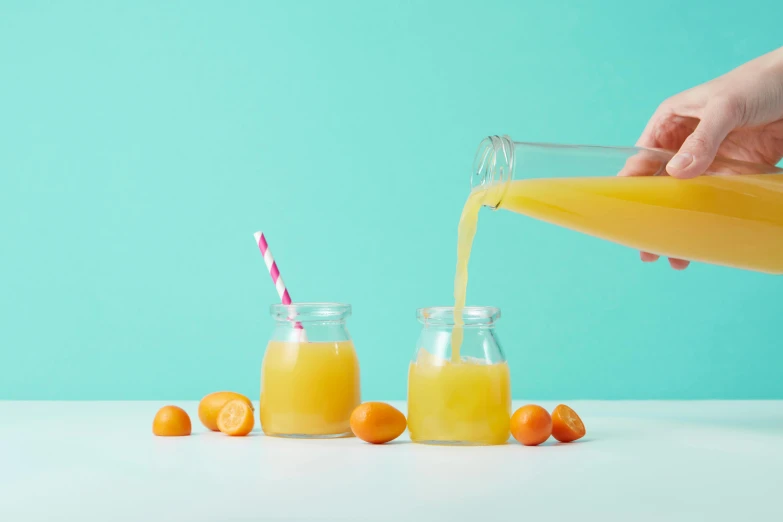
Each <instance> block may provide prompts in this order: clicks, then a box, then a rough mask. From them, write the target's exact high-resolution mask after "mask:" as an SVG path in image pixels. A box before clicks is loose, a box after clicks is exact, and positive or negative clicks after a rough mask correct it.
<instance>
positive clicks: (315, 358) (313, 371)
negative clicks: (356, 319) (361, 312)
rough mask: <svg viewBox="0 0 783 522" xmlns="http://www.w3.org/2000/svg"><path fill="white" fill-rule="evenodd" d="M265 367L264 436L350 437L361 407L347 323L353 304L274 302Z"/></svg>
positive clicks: (357, 377) (263, 396) (356, 365)
mask: <svg viewBox="0 0 783 522" xmlns="http://www.w3.org/2000/svg"><path fill="white" fill-rule="evenodd" d="M271 314H272V317H273V318H274V320H275V328H274V331H273V332H272V337H271V339H270V340H269V344H268V345H267V347H266V352H265V353H264V361H263V363H262V365H261V404H260V408H259V410H260V417H261V428H262V429H263V430H264V433H265V434H266V435H272V436H278V437H295V438H335V437H345V436H350V435H351V427H350V417H351V412H353V410H354V408H356V407H357V406H358V405H359V404H360V403H361V390H360V382H359V360H358V358H357V357H356V351H355V350H354V346H353V341H351V336H350V334H349V333H348V329H347V328H346V325H345V322H346V319H347V318H348V317H349V316H350V315H351V305H347V304H339V303H296V304H291V305H282V304H276V305H272V307H271Z"/></svg>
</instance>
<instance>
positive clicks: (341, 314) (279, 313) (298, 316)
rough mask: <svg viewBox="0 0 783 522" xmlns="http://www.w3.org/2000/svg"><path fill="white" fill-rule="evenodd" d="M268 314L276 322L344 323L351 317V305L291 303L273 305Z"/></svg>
mask: <svg viewBox="0 0 783 522" xmlns="http://www.w3.org/2000/svg"><path fill="white" fill-rule="evenodd" d="M269 312H270V313H271V314H272V317H274V318H275V320H276V321H281V322H283V321H285V322H290V321H297V322H300V323H307V322H332V321H344V320H346V319H347V318H348V317H350V316H351V305H349V304H344V303H291V304H290V305H284V304H273V305H272V306H270V307H269Z"/></svg>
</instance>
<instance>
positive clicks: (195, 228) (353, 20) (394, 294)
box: [0, 0, 783, 400]
mask: <svg viewBox="0 0 783 522" xmlns="http://www.w3.org/2000/svg"><path fill="white" fill-rule="evenodd" d="M642 5H644V7H641V6H642ZM781 14H783V4H781V3H780V2H779V1H777V0H770V1H767V2H763V1H750V0H749V1H744V2H742V3H741V4H736V3H734V2H722V3H720V2H708V1H692V2H687V3H685V2H675V1H672V0H666V1H660V2H657V3H644V4H641V3H634V2H627V1H622V2H621V1H601V2H591V3H588V2H576V1H573V2H530V1H528V2H521V1H509V2H484V3H481V2H454V1H450V2H441V1H438V2H434V1H433V2H400V3H397V2H362V1H353V2H348V1H338V2H306V1H298V2H295V3H294V2H291V3H288V2H193V1H188V2H185V1H178V2H173V1H168V2H158V1H138V2H102V1H101V2H99V1H95V2H86V1H71V2H31V1H8V0H3V1H2V3H0V64H2V66H1V69H2V70H0V180H1V185H0V224H2V229H1V230H2V238H1V240H0V399H197V398H199V397H201V396H202V395H204V394H206V393H208V392H211V391H214V390H218V389H234V390H237V391H241V392H244V393H248V394H250V395H252V396H257V394H258V388H259V383H258V381H259V365H260V362H261V357H262V354H263V349H264V345H265V343H266V340H267V338H268V335H269V333H270V329H271V319H270V318H269V315H268V306H269V305H270V304H271V303H273V302H275V300H276V298H277V296H276V294H275V291H274V288H273V286H272V284H271V282H270V280H269V276H268V275H267V273H266V269H265V267H264V264H263V261H262V259H261V256H260V254H259V253H258V251H257V249H256V246H255V244H254V241H253V236H252V234H253V232H254V231H255V230H257V229H263V230H264V231H265V233H266V234H267V238H268V240H269V242H270V246H271V248H272V250H273V252H274V254H275V257H276V258H277V260H278V263H279V266H280V268H281V271H282V274H283V276H284V278H285V280H286V282H287V284H288V285H289V288H290V289H291V294H292V296H293V297H294V299H295V300H301V301H306V300H330V301H345V302H350V303H352V304H353V305H354V316H353V318H352V319H351V320H350V328H351V332H352V334H353V337H354V340H355V342H356V345H357V349H358V351H359V355H360V359H361V365H362V372H363V393H364V397H365V398H368V399H401V398H404V397H405V387H406V370H407V363H408V360H409V358H410V356H411V354H412V353H413V351H414V349H415V341H416V338H417V335H418V331H419V325H418V323H417V322H416V320H415V316H414V310H415V309H416V308H417V307H421V306H427V305H436V304H441V305H444V304H450V303H451V290H452V283H453V275H454V263H455V249H456V227H457V220H458V217H459V213H460V210H461V207H462V204H463V203H464V200H465V197H466V196H467V193H468V178H469V174H470V166H471V163H472V159H473V154H474V153H475V149H476V146H477V145H478V143H479V141H480V140H481V139H482V138H483V137H484V136H486V135H489V134H505V133H507V134H509V135H511V136H512V137H514V138H516V139H518V140H527V141H551V142H566V143H594V144H613V145H629V144H633V143H634V142H635V140H636V138H637V136H638V134H639V133H640V132H641V130H642V128H643V127H644V124H645V123H646V120H647V118H648V117H649V116H650V115H651V114H652V112H653V111H654V109H655V107H656V106H657V104H658V103H659V102H661V101H662V100H663V99H665V98H666V97H667V96H669V95H672V94H674V93H676V92H678V91H680V90H683V89H685V88H687V87H690V86H692V85H695V84H698V83H701V82H703V81H706V80H708V79H710V78H712V77H714V76H716V75H719V74H721V73H723V72H725V71H727V70H729V69H730V68H732V67H734V66H737V65H739V64H741V63H743V62H744V61H747V60H749V59H751V58H753V57H755V56H757V55H759V54H762V53H764V52H767V51H769V50H771V49H773V48H775V47H776V46H779V45H780V43H781V40H780V35H781V20H783V18H781V16H780V15H781ZM781 211H783V209H782V210H781ZM471 269H472V271H471V284H470V289H469V296H468V301H469V303H472V304H488V305H497V306H500V307H501V308H502V310H503V314H504V318H503V319H502V320H501V322H500V325H499V328H500V336H501V339H502V340H503V342H504V347H505V350H506V353H507V356H508V358H509V360H510V363H511V366H512V378H513V387H514V396H515V397H516V398H531V399H556V400H565V399H574V398H602V399H603V398H608V399H639V398H666V399H681V398H682V399H684V398H783V379H781V378H780V370H781V367H783V351H781V349H780V348H781V338H780V326H779V324H780V321H781V316H782V315H781V314H782V313H783V307H782V306H781V299H782V298H783V278H780V277H772V276H765V275H760V274H755V273H748V272H741V271H735V270H730V269H725V268H718V267H711V266H704V265H700V266H693V267H692V268H691V269H689V270H688V271H687V272H685V273H677V272H674V271H672V270H669V269H668V266H667V265H666V264H665V263H659V264H657V265H643V264H642V263H640V262H638V254H637V253H636V252H633V251H630V250H628V249H625V248H622V247H619V246H616V245H612V244H609V243H605V242H601V241H599V240H596V239H592V238H589V237H584V236H581V235H579V234H576V233H574V232H571V231H567V230H561V229H558V228H556V227H553V226H551V225H546V224H543V223H538V222H535V221H533V220H530V219H526V218H523V217H521V216H517V215H512V214H504V213H502V212H497V213H494V214H493V213H491V212H489V211H486V212H484V213H483V215H482V216H481V222H480V229H479V233H478V237H477V239H476V243H475V247H474V257H473V258H472V262H471Z"/></svg>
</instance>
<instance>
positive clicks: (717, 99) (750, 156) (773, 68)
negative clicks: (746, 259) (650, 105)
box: [636, 48, 783, 270]
mask: <svg viewBox="0 0 783 522" xmlns="http://www.w3.org/2000/svg"><path fill="white" fill-rule="evenodd" d="M636 144H637V146H639V147H645V148H660V149H667V150H676V151H678V152H677V154H676V155H675V156H674V157H673V158H672V159H671V160H670V161H669V162H668V164H667V165H666V172H667V173H668V174H669V175H670V176H673V177H676V178H682V179H688V178H694V177H696V176H699V175H701V174H703V173H704V172H705V171H706V170H707V169H708V168H709V167H710V165H711V164H712V162H713V161H714V160H715V156H716V155H720V156H722V157H725V158H730V159H735V160H741V161H747V162H752V163H759V164H764V165H769V166H775V165H776V164H777V163H778V162H779V161H780V160H781V158H783V48H780V49H778V50H776V51H773V52H771V53H769V54H766V55H764V56H761V57H759V58H756V59H755V60H753V61H751V62H748V63H746V64H744V65H742V66H740V67H738V68H736V69H734V70H733V71H731V72H729V73H727V74H725V75H723V76H720V77H718V78H716V79H714V80H711V81H709V82H707V83H704V84H702V85H699V86H697V87H694V88H692V89H689V90H687V91H685V92H682V93H680V94H677V95H675V96H672V97H671V98H669V99H668V100H666V101H665V102H663V103H662V104H661V105H660V106H659V107H658V109H657V110H656V111H655V114H653V116H652V118H650V121H649V123H648V124H647V127H646V128H645V129H644V132H643V133H642V135H641V137H640V138H639V141H638V142H637V143H636ZM642 172H643V169H642ZM781 212H783V209H781ZM641 259H642V261H644V262H652V261H657V260H658V256H657V255H655V254H650V253H647V252H642V253H641ZM688 263H689V262H688V261H685V260H682V259H671V258H670V259H669V264H670V265H671V266H672V268H674V269H675V270H683V269H685V268H687V267H688Z"/></svg>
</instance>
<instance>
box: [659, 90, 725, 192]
mask: <svg viewBox="0 0 783 522" xmlns="http://www.w3.org/2000/svg"><path fill="white" fill-rule="evenodd" d="M738 121H739V120H738V117H737V112H736V111H734V110H732V109H730V107H729V106H728V104H726V103H712V104H710V105H708V106H707V107H706V108H705V112H704V115H703V116H702V117H701V121H700V122H699V124H698V125H697V126H696V129H695V130H694V131H693V133H692V134H691V135H690V136H688V138H687V139H686V140H685V142H684V143H683V144H682V146H681V147H680V150H679V152H677V155H675V156H674V157H673V158H672V159H671V160H670V161H669V163H668V165H666V170H667V172H668V173H669V174H670V175H671V176H674V177H676V178H681V179H688V178H695V177H696V176H699V175H701V174H704V172H705V171H706V170H707V168H708V167H709V166H710V164H712V162H713V160H714V159H715V155H716V154H717V153H718V148H719V147H720V144H721V143H722V142H723V140H724V139H725V138H726V136H727V135H728V134H729V132H731V131H732V130H734V128H735V127H736V125H737V123H738Z"/></svg>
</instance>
